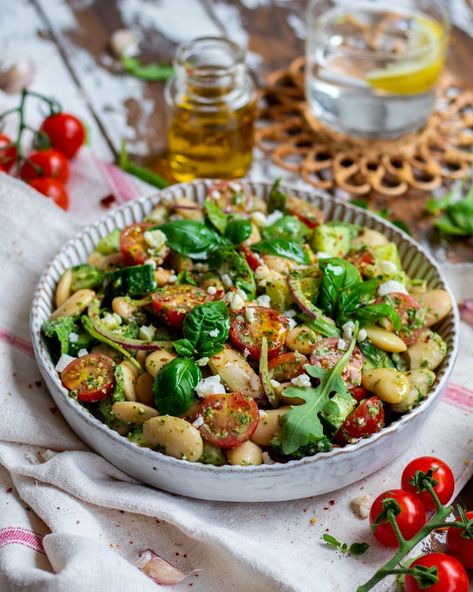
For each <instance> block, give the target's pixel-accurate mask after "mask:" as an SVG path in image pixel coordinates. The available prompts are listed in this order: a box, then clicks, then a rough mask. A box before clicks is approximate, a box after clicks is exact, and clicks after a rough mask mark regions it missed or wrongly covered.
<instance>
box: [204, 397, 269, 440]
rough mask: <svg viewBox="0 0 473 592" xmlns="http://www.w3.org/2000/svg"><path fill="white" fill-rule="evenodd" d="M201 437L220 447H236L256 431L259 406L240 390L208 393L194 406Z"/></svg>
mask: <svg viewBox="0 0 473 592" xmlns="http://www.w3.org/2000/svg"><path fill="white" fill-rule="evenodd" d="M197 417H201V418H202V419H203V420H204V423H203V424H202V425H201V426H200V427H199V430H200V433H201V435H202V438H204V439H205V440H207V442H210V444H213V445H214V446H218V447H219V448H235V447H236V446H239V445H240V444H241V443H242V442H246V440H248V439H249V438H250V436H251V435H252V434H253V432H254V431H255V430H256V426H257V425H258V420H259V412H258V405H257V404H256V403H255V401H254V399H252V398H251V397H245V396H244V395H242V394H241V393H229V394H226V395H208V396H207V397H205V398H204V399H203V400H202V402H201V403H200V404H199V405H198V407H197Z"/></svg>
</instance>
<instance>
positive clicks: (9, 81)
mask: <svg viewBox="0 0 473 592" xmlns="http://www.w3.org/2000/svg"><path fill="white" fill-rule="evenodd" d="M34 74H35V67H34V64H33V62H31V61H30V60H20V61H18V62H15V63H14V64H12V65H11V66H8V67H6V68H5V69H1V70H0V90H3V92H6V93H7V94H9V95H15V94H17V93H19V92H21V91H22V90H23V89H24V88H26V87H27V86H29V85H30V84H31V83H32V82H33V78H34Z"/></svg>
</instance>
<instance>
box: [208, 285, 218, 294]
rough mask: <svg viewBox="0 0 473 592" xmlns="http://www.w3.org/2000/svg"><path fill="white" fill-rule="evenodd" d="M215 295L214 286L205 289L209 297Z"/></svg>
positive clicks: (215, 289)
mask: <svg viewBox="0 0 473 592" xmlns="http://www.w3.org/2000/svg"><path fill="white" fill-rule="evenodd" d="M216 293H217V288H216V287H215V286H209V287H208V288H207V294H210V295H211V296H215V294H216Z"/></svg>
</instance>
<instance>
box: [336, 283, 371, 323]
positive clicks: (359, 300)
mask: <svg viewBox="0 0 473 592" xmlns="http://www.w3.org/2000/svg"><path fill="white" fill-rule="evenodd" d="M378 284H379V282H378V281H377V280H368V281H366V282H359V283H358V284H355V285H353V286H351V287H349V288H346V289H345V290H344V291H343V292H342V293H341V294H340V297H339V299H338V314H337V316H338V318H339V321H340V322H341V323H345V322H346V321H348V320H349V319H350V318H351V316H352V315H353V313H354V311H355V310H356V309H357V308H359V307H360V306H364V305H365V304H368V303H369V302H371V301H373V300H374V298H375V297H376V290H377V288H378Z"/></svg>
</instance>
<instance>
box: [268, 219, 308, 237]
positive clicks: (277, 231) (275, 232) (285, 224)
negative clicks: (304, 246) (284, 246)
mask: <svg viewBox="0 0 473 592" xmlns="http://www.w3.org/2000/svg"><path fill="white" fill-rule="evenodd" d="M310 232H311V230H310V228H309V227H308V226H306V225H305V224H304V222H302V221H301V220H299V218H296V217H295V216H283V217H282V218H279V220H277V221H276V222H275V223H274V224H271V226H267V227H266V228H263V231H262V235H263V238H286V239H290V238H295V239H297V240H302V239H304V238H305V237H307V236H308V235H309V234H310Z"/></svg>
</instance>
